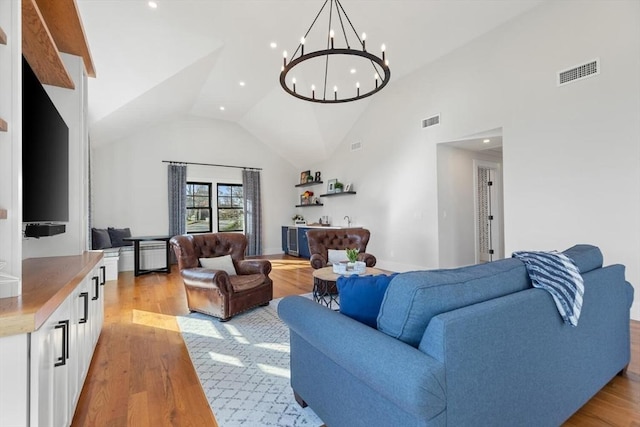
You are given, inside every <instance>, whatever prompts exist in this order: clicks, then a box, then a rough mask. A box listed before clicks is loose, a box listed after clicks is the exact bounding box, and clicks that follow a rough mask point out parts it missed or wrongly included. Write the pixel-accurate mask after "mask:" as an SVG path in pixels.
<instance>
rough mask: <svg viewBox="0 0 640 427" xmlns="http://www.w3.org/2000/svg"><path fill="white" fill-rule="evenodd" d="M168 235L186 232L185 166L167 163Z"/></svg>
mask: <svg viewBox="0 0 640 427" xmlns="http://www.w3.org/2000/svg"><path fill="white" fill-rule="evenodd" d="M168 175H169V235H170V236H177V235H179V234H185V233H186V232H187V221H186V218H187V165H185V164H176V163H169V165H168Z"/></svg>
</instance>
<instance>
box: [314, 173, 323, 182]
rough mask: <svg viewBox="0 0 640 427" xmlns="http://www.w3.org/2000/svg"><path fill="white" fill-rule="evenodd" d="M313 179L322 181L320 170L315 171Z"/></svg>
mask: <svg viewBox="0 0 640 427" xmlns="http://www.w3.org/2000/svg"><path fill="white" fill-rule="evenodd" d="M315 181H316V182H322V176H321V174H320V171H318V172H316V176H315Z"/></svg>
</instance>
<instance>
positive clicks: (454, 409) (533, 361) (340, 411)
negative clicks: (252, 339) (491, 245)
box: [278, 245, 633, 427]
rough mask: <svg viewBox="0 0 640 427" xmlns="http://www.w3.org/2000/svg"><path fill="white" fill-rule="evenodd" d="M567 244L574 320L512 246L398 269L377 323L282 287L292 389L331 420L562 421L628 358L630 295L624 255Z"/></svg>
mask: <svg viewBox="0 0 640 427" xmlns="http://www.w3.org/2000/svg"><path fill="white" fill-rule="evenodd" d="M564 253H565V254H566V255H567V256H569V257H570V258H571V259H572V260H573V261H574V262H575V263H576V265H577V266H578V268H579V270H580V273H581V275H582V276H583V278H584V286H585V292H584V300H583V305H582V312H581V316H580V319H579V323H578V325H577V326H576V327H573V326H570V325H568V324H565V323H564V322H563V321H562V319H561V317H560V315H559V313H558V310H557V309H556V306H555V304H554V301H553V299H552V297H551V295H550V294H549V293H548V292H546V291H544V290H542V289H536V288H533V287H532V286H531V282H530V280H529V276H528V274H527V272H526V268H525V266H524V264H523V263H522V262H521V261H519V260H517V259H513V258H512V259H505V260H500V261H496V262H492V263H488V264H482V265H476V266H470V267H463V268H458V269H452V270H434V271H419V272H409V273H402V274H398V275H397V276H395V277H394V278H393V279H392V280H391V282H390V284H389V287H388V288H387V291H386V293H385V296H384V299H383V301H382V305H381V307H380V313H379V315H378V318H377V326H378V328H377V329H376V328H372V327H369V326H366V325H365V324H362V323H360V322H358V321H356V320H354V319H352V318H350V317H347V316H345V315H343V314H341V313H339V312H336V311H332V310H330V309H327V308H326V307H324V306H321V305H319V304H316V303H314V302H313V301H311V300H309V299H307V298H303V297H299V296H290V297H286V298H284V299H283V300H282V301H281V302H280V304H279V306H278V313H279V316H280V317H281V319H282V320H283V321H284V322H286V324H287V325H288V326H289V328H290V339H291V386H292V388H293V391H294V393H295V396H296V400H298V402H299V403H300V404H302V405H306V404H308V405H309V406H310V407H311V408H312V409H313V410H314V411H315V412H316V413H317V414H318V416H319V417H320V418H322V420H323V421H324V422H325V423H326V424H327V425H329V426H331V427H340V426H348V427H354V426H456V427H458V426H509V427H512V426H536V427H540V426H558V425H560V424H561V423H562V422H564V421H565V420H566V419H567V418H569V417H570V416H571V415H572V414H573V413H574V412H576V411H577V410H578V409H579V408H580V407H581V406H582V405H583V404H584V403H586V402H587V401H588V400H589V399H590V398H591V397H592V396H593V395H594V394H596V393H597V392H598V391H599V390H600V389H601V388H602V387H603V386H604V385H606V384H607V382H609V381H610V380H611V379H612V378H613V377H614V376H615V375H616V374H619V373H621V372H622V371H623V370H624V369H625V368H626V366H627V365H628V363H629V359H630V336H629V318H630V317H629V310H630V307H631V303H632V301H633V287H631V285H630V284H629V283H628V282H626V281H625V276H624V266H622V265H611V266H607V267H602V254H601V252H600V250H599V249H598V248H596V247H594V246H590V245H577V246H574V247H573V248H571V249H568V250H567V251H565V252H564Z"/></svg>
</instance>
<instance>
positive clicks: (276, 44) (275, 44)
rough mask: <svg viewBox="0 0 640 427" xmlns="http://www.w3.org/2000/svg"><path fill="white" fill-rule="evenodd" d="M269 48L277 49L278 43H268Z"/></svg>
mask: <svg viewBox="0 0 640 427" xmlns="http://www.w3.org/2000/svg"><path fill="white" fill-rule="evenodd" d="M269 46H270V47H271V49H275V48H277V47H278V43H276V42H271V43H269Z"/></svg>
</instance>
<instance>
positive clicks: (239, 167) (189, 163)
mask: <svg viewBox="0 0 640 427" xmlns="http://www.w3.org/2000/svg"><path fill="white" fill-rule="evenodd" d="M162 163H178V164H181V165H197V166H217V167H219V168H235V169H251V170H256V171H261V170H262V168H253V167H250V166H233V165H216V164H213V163H193V162H177V161H175V160H163V161H162Z"/></svg>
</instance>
